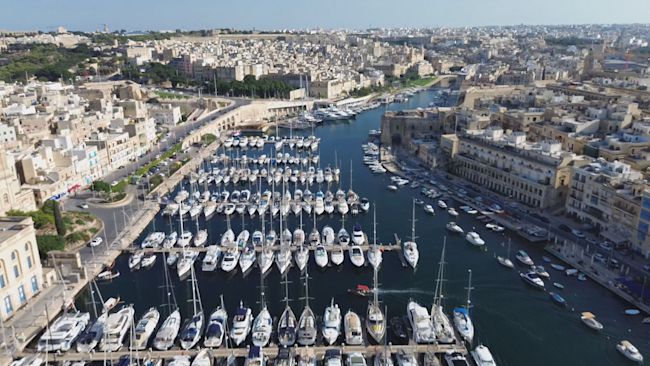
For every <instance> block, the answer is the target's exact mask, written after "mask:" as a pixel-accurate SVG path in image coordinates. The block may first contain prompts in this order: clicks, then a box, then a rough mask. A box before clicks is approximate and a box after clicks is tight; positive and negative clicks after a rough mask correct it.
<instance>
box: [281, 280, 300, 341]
mask: <svg viewBox="0 0 650 366" xmlns="http://www.w3.org/2000/svg"><path fill="white" fill-rule="evenodd" d="M283 282H284V292H285V296H284V301H285V307H284V311H283V312H282V316H280V321H279V322H278V341H279V342H280V345H282V346H284V347H291V346H293V345H294V344H295V343H296V326H297V320H296V315H295V314H294V313H293V310H291V306H289V281H288V280H287V275H286V274H285V275H284V281H283Z"/></svg>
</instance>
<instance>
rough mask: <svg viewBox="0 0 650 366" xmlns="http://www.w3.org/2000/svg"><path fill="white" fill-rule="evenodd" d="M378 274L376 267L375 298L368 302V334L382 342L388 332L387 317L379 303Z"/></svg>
mask: <svg viewBox="0 0 650 366" xmlns="http://www.w3.org/2000/svg"><path fill="white" fill-rule="evenodd" d="M377 274H378V271H377V269H376V268H375V270H374V271H373V291H372V294H373V298H372V300H371V301H369V302H368V311H367V313H366V331H367V332H368V335H370V337H371V338H372V339H373V340H374V341H375V342H377V344H380V343H381V342H382V340H383V339H384V335H385V334H386V318H385V317H384V312H383V311H382V309H381V306H380V305H379V289H378V287H377V283H378V281H377Z"/></svg>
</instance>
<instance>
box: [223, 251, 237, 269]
mask: <svg viewBox="0 0 650 366" xmlns="http://www.w3.org/2000/svg"><path fill="white" fill-rule="evenodd" d="M239 256H240V253H239V249H237V248H236V247H230V248H228V249H227V250H226V252H225V254H224V255H223V258H222V260H221V270H222V271H224V272H226V273H227V272H232V270H234V269H235V268H236V267H237V263H238V262H239Z"/></svg>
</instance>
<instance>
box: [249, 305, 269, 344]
mask: <svg viewBox="0 0 650 366" xmlns="http://www.w3.org/2000/svg"><path fill="white" fill-rule="evenodd" d="M271 332H273V318H272V317H271V313H269V310H268V309H267V308H266V305H264V306H263V307H262V310H261V311H260V313H259V314H258V315H257V317H255V321H254V322H253V329H252V334H253V336H252V338H253V344H254V345H255V346H257V347H265V346H266V345H267V344H268V343H269V340H270V339H271Z"/></svg>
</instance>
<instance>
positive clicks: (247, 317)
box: [230, 302, 253, 346]
mask: <svg viewBox="0 0 650 366" xmlns="http://www.w3.org/2000/svg"><path fill="white" fill-rule="evenodd" d="M252 324H253V314H252V312H251V309H250V308H247V307H245V306H244V304H243V303H242V302H240V303H239V307H238V308H237V310H236V311H235V316H234V317H233V320H232V328H231V329H230V339H232V340H233V342H234V343H235V345H236V346H239V345H240V344H242V343H243V342H244V341H245V340H246V337H248V333H249V332H250V330H251V326H252Z"/></svg>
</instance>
